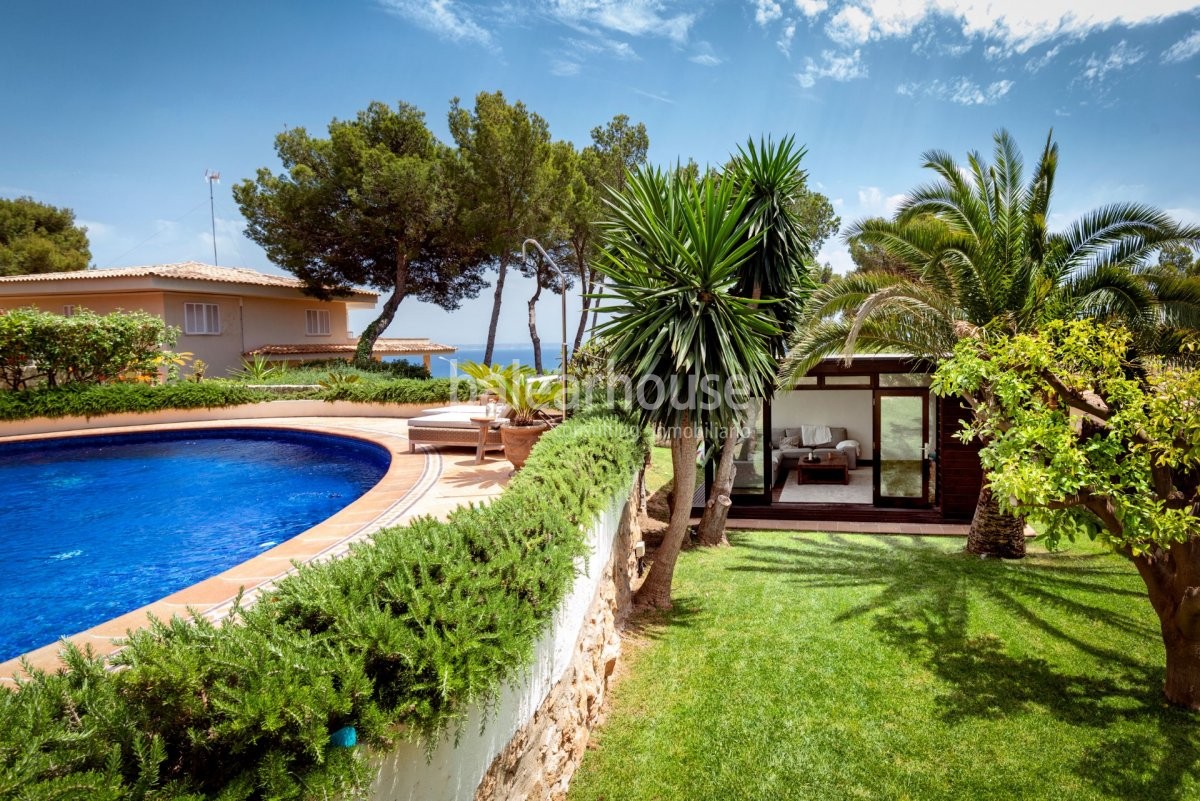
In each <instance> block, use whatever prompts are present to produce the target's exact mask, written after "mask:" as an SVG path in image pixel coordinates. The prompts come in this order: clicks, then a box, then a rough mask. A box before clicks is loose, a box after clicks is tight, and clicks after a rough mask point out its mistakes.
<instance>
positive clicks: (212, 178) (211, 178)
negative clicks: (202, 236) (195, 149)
mask: <svg viewBox="0 0 1200 801" xmlns="http://www.w3.org/2000/svg"><path fill="white" fill-rule="evenodd" d="M204 180H205V181H208V216H209V219H210V220H212V238H213V267H217V266H219V265H218V263H217V212H216V206H215V205H214V204H213V184H214V183H220V182H221V173H219V172H216V171H215V170H205V171H204Z"/></svg>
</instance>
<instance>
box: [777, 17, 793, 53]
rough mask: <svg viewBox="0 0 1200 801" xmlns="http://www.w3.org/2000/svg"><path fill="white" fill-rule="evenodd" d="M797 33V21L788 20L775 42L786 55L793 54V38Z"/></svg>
mask: <svg viewBox="0 0 1200 801" xmlns="http://www.w3.org/2000/svg"><path fill="white" fill-rule="evenodd" d="M795 35H796V23H794V22H788V24H787V25H784V26H783V31H782V32H780V34H779V41H778V42H776V43H775V44H776V45H777V46H778V47H779V49H780V50H782V51H783V54H784V55H785V56H790V55H791V54H792V38H793V37H795Z"/></svg>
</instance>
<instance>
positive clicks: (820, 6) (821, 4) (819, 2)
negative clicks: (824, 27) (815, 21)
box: [796, 0, 829, 19]
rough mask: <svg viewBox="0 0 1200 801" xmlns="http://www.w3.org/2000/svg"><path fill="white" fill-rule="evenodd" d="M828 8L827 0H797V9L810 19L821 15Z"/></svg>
mask: <svg viewBox="0 0 1200 801" xmlns="http://www.w3.org/2000/svg"><path fill="white" fill-rule="evenodd" d="M828 8H829V3H828V2H826V0H796V10H797V11H799V12H800V13H801V14H803V15H804V16H806V17H809V18H810V19H811V18H812V17H818V16H820V15H821V14H822V13H824V12H825V10H826V9H828Z"/></svg>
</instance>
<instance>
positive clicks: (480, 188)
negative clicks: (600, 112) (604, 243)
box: [449, 92, 554, 364]
mask: <svg viewBox="0 0 1200 801" xmlns="http://www.w3.org/2000/svg"><path fill="white" fill-rule="evenodd" d="M449 121H450V133H451V135H452V136H453V137H454V141H455V143H457V145H458V152H457V156H456V159H455V181H456V185H457V186H458V187H459V191H460V192H461V193H462V197H463V199H464V201H465V202H466V208H468V209H470V210H471V211H470V213H469V215H468V220H469V222H470V225H471V230H472V231H473V232H474V233H475V235H476V236H478V238H479V240H480V242H481V244H482V246H483V249H484V251H485V252H486V253H487V255H488V256H489V257H490V259H492V260H493V261H494V263H495V264H496V271H497V272H496V287H495V291H494V294H493V301H492V315H491V319H490V321H489V323H488V337H487V347H486V349H485V350H484V354H483V362H484V364H491V363H492V352H493V351H494V350H495V346H496V325H497V323H498V322H499V320H500V304H501V302H502V300H503V294H504V282H505V280H506V278H507V277H508V267H509V265H510V264H511V263H512V262H513V261H514V259H515V258H517V254H519V253H520V251H521V243H522V242H523V241H524V240H525V239H527V238H529V237H535V238H542V237H544V235H545V233H546V232H547V231H548V230H549V229H550V226H551V220H552V219H553V214H552V212H551V210H550V208H549V205H550V204H549V200H550V198H549V194H548V190H549V188H550V186H551V183H552V180H553V178H552V177H553V169H554V165H553V151H552V148H551V145H550V127H549V126H548V125H547V124H546V121H545V120H544V119H542V118H541V117H540V116H539V115H537V114H535V113H533V112H531V111H529V110H528V109H527V108H526V107H525V104H524V103H521V102H520V101H518V102H516V103H512V104H510V103H509V102H508V101H507V100H505V99H504V93H503V92H492V93H489V92H480V93H479V94H478V95H476V97H475V108H474V109H473V110H467V109H465V108H463V107H462V106H461V105H460V102H459V99H458V98H454V100H452V101H451V102H450V118H449Z"/></svg>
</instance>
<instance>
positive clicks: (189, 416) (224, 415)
mask: <svg viewBox="0 0 1200 801" xmlns="http://www.w3.org/2000/svg"><path fill="white" fill-rule="evenodd" d="M445 405H447V404H442V403H353V402H351V401H320V400H277V401H263V402H262V403H247V404H242V405H240V406H222V407H219V408H216V409H161V410H159V411H156V412H121V413H120V414H104V415H99V416H97V417H35V418H33V419H30V420H5V421H0V438H3V437H24V436H29V435H31V434H52V433H57V432H59V431H82V430H88V429H96V428H113V427H116V426H142V425H166V424H171V423H201V422H219V421H222V420H230V421H238V420H259V419H263V418H272V417H396V418H409V417H416V416H417V415H419V414H421V413H422V412H423V411H425V410H427V409H430V408H433V407H437V406H445Z"/></svg>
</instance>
